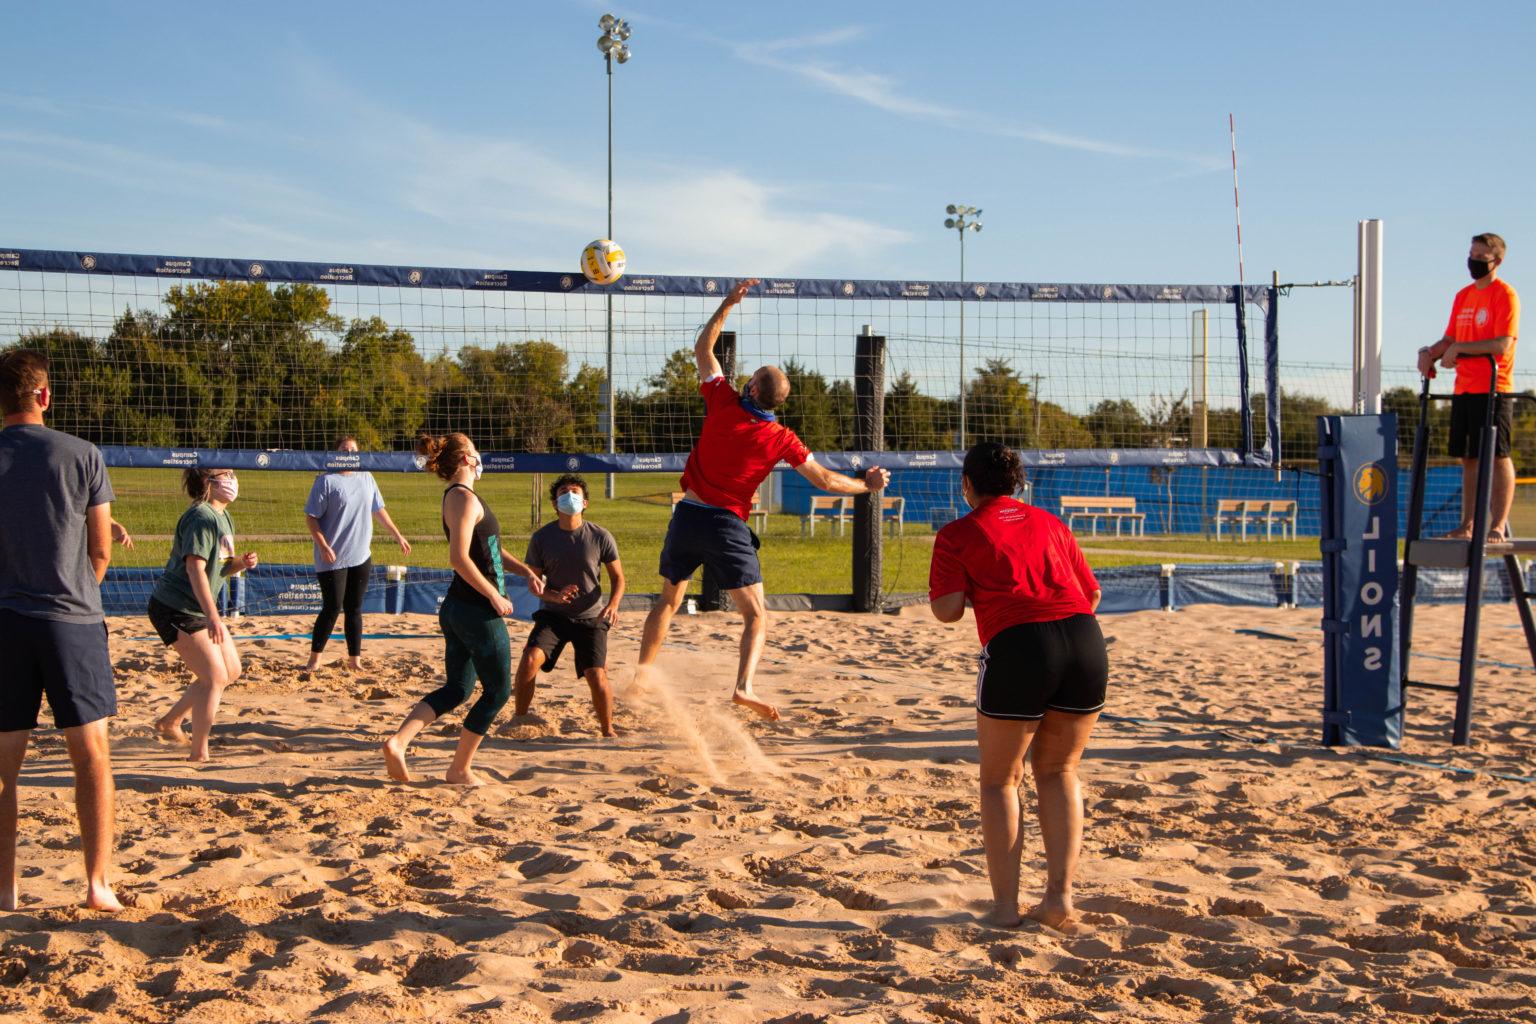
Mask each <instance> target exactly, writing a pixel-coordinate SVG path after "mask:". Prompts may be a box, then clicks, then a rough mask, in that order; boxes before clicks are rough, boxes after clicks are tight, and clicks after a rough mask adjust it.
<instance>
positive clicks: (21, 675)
mask: <svg viewBox="0 0 1536 1024" xmlns="http://www.w3.org/2000/svg"><path fill="white" fill-rule="evenodd" d="M0 651H4V652H5V654H4V656H3V657H0V732H30V731H31V730H33V729H36V728H37V713H38V711H40V710H41V709H42V706H43V697H44V696H45V695H46V696H47V698H48V707H49V708H50V709H52V711H53V724H54V726H55V727H56V728H59V729H73V728H75V727H76V726H81V725H89V724H90V723H91V722H95V721H99V720H100V719H103V718H110V717H111V716H113V715H115V714H117V686H116V684H115V683H114V682H113V681H112V656H111V655H110V654H109V653H107V624H106V623H105V622H55V621H53V620H52V619H34V618H32V617H31V616H27V615H18V614H17V613H16V612H13V611H4V610H0Z"/></svg>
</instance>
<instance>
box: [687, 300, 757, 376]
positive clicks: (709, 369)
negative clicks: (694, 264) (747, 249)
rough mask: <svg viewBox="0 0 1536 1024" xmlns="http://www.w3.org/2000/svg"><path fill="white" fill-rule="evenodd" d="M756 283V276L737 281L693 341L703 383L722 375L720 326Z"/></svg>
mask: <svg viewBox="0 0 1536 1024" xmlns="http://www.w3.org/2000/svg"><path fill="white" fill-rule="evenodd" d="M755 284H757V278H755V277H749V278H747V279H746V280H745V281H737V282H736V284H735V286H734V287H733V288H731V290H730V291H729V292H727V293H726V296H725V298H723V299H721V300H720V308H719V309H717V310H715V315H714V316H712V317H710V318H709V323H707V324H705V325H704V329H703V330H701V331H700V332H699V340H698V341H695V342H694V343H693V358H694V359H695V360H696V361H697V362H698V364H699V381H700V382H701V383H702V382H703V381H706V380H709V379H710V378H711V377H718V376H720V360H718V359H716V358H715V342H717V341H719V340H720V328H722V327H724V326H725V318H726V317H728V316H730V315H731V307H732V306H734V305H736V303H738V302H740V301H741V300H742V299H743V298H745V297H746V294H747V291H748V290H749V289H750V288H751V287H752V286H753V285H755Z"/></svg>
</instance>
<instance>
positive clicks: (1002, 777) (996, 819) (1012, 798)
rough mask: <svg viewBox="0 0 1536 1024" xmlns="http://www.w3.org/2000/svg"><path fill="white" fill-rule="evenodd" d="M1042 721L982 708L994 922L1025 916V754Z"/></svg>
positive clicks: (985, 838) (979, 724)
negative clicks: (998, 714)
mask: <svg viewBox="0 0 1536 1024" xmlns="http://www.w3.org/2000/svg"><path fill="white" fill-rule="evenodd" d="M1039 725H1040V723H1039V722H1035V721H1015V720H1012V719H1006V718H988V717H987V716H986V715H983V714H981V713H980V712H979V711H978V712H977V713H976V744H977V746H978V747H979V748H980V750H981V769H980V781H981V844H982V847H983V848H984V849H985V850H986V852H987V878H988V879H989V880H990V881H991V883H992V910H991V912H990V913H988V914H987V915H986V918H985V920H986V922H987V923H988V924H995V925H998V926H1000V927H1003V928H1012V927H1014V926H1015V925H1017V924H1018V923H1019V921H1021V920H1022V919H1023V916H1024V915H1023V913H1022V912H1021V911H1020V909H1019V858H1020V856H1021V855H1022V853H1023V849H1024V830H1023V829H1021V828H1020V827H1019V783H1020V782H1021V781H1023V779H1024V754H1025V752H1026V751H1028V750H1029V742H1030V740H1031V739H1032V738H1033V737H1034V735H1035V730H1036V729H1037V728H1039Z"/></svg>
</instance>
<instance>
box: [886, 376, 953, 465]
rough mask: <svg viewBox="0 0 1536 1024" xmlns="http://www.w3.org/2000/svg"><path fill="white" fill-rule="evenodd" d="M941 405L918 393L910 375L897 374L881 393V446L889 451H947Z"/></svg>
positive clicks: (948, 436) (950, 435) (950, 433)
mask: <svg viewBox="0 0 1536 1024" xmlns="http://www.w3.org/2000/svg"><path fill="white" fill-rule="evenodd" d="M946 413H947V410H946V409H945V406H944V402H943V401H942V400H940V399H937V398H934V397H932V396H931V395H925V394H923V393H922V392H921V391H919V390H918V387H917V382H916V381H915V380H913V379H912V375H911V374H910V373H907V372H906V371H902V373H901V375H900V376H899V377H897V378H896V380H895V381H894V382H893V383H892V384H891V385H890V387H888V388H887V389H886V392H885V446H886V448H888V449H890V450H891V451H919V452H921V451H934V450H938V449H948V448H950V447H951V446H952V444H953V441H954V432H953V430H951V429H949V424H948V423H947V422H946V421H947V420H948V418H949V417H948V415H946Z"/></svg>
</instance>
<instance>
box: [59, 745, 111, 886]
mask: <svg viewBox="0 0 1536 1024" xmlns="http://www.w3.org/2000/svg"><path fill="white" fill-rule="evenodd" d="M64 743H65V745H66V746H67V747H68V748H69V761H70V764H72V765H73V766H74V769H75V813H76V814H77V815H78V816H79V818H80V847H81V849H82V850H84V851H85V905H86V906H87V907H89V908H90V909H91V910H103V911H107V912H108V913H112V912H115V911H119V910H122V909H123V905H122V904H121V903H119V902H118V901H117V894H116V893H115V892H113V891H112V883H111V882H110V880H109V879H108V877H107V875H108V873H109V871H110V869H111V866H112V844H113V839H114V838H115V836H114V833H115V831H116V830H115V828H114V824H115V819H116V802H117V788H116V786H115V785H114V784H113V781H112V744H111V737H110V733H108V731H107V720H106V719H105V718H101V719H97V720H96V721H94V722H89V723H87V724H85V725H77V726H75V727H73V728H70V729H65V730H64Z"/></svg>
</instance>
